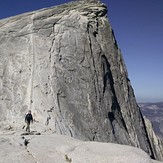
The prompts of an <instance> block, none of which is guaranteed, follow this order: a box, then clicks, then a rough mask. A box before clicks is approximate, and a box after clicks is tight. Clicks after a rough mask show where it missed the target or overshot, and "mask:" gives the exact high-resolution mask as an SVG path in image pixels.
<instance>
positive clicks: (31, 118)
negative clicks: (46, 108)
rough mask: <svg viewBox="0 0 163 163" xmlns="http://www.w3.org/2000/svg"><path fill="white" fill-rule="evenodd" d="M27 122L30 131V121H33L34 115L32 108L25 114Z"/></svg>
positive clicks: (27, 128)
mask: <svg viewBox="0 0 163 163" xmlns="http://www.w3.org/2000/svg"><path fill="white" fill-rule="evenodd" d="M25 122H26V123H27V127H26V131H28V132H30V122H32V123H33V116H32V114H31V110H29V111H28V113H27V114H26V116H25Z"/></svg>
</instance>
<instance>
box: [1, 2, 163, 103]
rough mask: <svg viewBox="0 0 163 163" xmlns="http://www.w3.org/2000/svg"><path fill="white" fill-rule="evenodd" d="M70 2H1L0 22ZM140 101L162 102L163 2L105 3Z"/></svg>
mask: <svg viewBox="0 0 163 163" xmlns="http://www.w3.org/2000/svg"><path fill="white" fill-rule="evenodd" d="M69 1H70V0H58V1H56V0H26V1H22V0H1V1H0V19H2V18H5V17H9V16H14V15H17V14H20V13H24V12H28V11H33V10H37V9H41V8H46V7H50V6H54V5H58V4H62V3H65V2H69ZM102 2H104V3H105V4H107V6H108V17H109V20H110V23H111V25H112V28H113V30H114V33H115V36H116V39H117V42H118V45H119V48H120V49H121V51H122V54H123V58H124V60H125V63H126V66H127V69H128V73H129V79H130V80H131V84H132V86H133V89H134V92H135V95H136V98H137V101H138V102H157V101H163V72H162V70H163V64H162V62H163V0H102Z"/></svg>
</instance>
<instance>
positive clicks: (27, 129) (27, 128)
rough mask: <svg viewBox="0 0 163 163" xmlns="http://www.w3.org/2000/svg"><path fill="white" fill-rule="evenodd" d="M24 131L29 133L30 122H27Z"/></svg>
mask: <svg viewBox="0 0 163 163" xmlns="http://www.w3.org/2000/svg"><path fill="white" fill-rule="evenodd" d="M26 131H28V132H30V122H27V127H26Z"/></svg>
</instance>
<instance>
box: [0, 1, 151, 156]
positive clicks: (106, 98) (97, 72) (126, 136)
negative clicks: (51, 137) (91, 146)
mask: <svg viewBox="0 0 163 163" xmlns="http://www.w3.org/2000/svg"><path fill="white" fill-rule="evenodd" d="M28 109H30V110H32V113H33V116H34V119H35V121H36V123H37V126H39V127H40V128H39V129H41V128H42V129H43V128H44V127H45V125H46V128H48V129H49V130H52V131H54V132H56V133H59V134H64V135H70V136H72V137H75V138H78V139H82V140H90V141H101V142H113V143H120V144H125V145H132V146H135V147H139V148H142V149H143V150H144V151H146V152H147V153H149V154H150V155H151V156H152V157H154V151H153V150H152V146H151V144H150V142H149V140H148V136H147V132H146V128H145V125H144V121H143V118H142V116H141V114H140V110H139V107H138V105H137V103H136V100H135V96H134V93H133V89H132V87H131V84H130V81H129V79H128V74H127V70H126V67H125V64H124V61H123V58H122V55H121V52H120V50H119V48H118V45H117V42H116V40H115V37H114V32H113V30H112V28H111V26H110V23H109V21H108V19H107V8H106V6H105V5H104V4H101V3H99V2H86V1H78V2H71V3H68V4H64V5H61V6H57V7H52V8H48V9H42V10H39V11H34V12H30V13H27V14H22V15H18V16H15V17H11V18H7V19H3V20H0V112H1V114H0V125H1V126H0V127H1V130H3V129H12V130H18V129H20V128H22V126H23V124H24V115H25V113H26V112H27V111H28Z"/></svg>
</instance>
